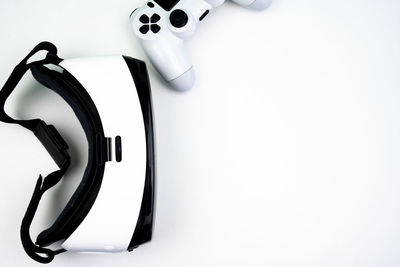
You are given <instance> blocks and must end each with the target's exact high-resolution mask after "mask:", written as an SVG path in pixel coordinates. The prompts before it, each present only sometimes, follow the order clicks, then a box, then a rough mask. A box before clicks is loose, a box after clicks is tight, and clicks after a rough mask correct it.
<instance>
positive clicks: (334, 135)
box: [0, 0, 400, 267]
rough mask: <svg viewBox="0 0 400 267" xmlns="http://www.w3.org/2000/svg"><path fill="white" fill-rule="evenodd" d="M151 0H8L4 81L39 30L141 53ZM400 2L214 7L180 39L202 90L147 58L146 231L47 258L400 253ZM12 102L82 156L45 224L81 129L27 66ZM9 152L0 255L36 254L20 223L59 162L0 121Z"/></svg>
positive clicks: (360, 260) (131, 261) (239, 261)
mask: <svg viewBox="0 0 400 267" xmlns="http://www.w3.org/2000/svg"><path fill="white" fill-rule="evenodd" d="M144 3H145V1H128V0H116V1H100V0H79V1H78V0H70V1H60V0H52V1H50V0H35V1H28V0H19V1H15V0H2V1H1V3H0V44H1V46H0V59H1V64H0V84H1V85H3V84H4V82H5V81H6V79H7V77H8V75H9V74H10V72H11V70H12V69H13V67H14V66H15V65H16V64H17V63H18V62H19V61H20V60H21V59H22V58H23V57H24V56H25V55H26V54H27V53H28V52H29V51H30V50H31V49H32V48H33V47H34V46H35V45H36V44H37V43H38V42H40V41H43V40H48V41H51V42H53V43H54V44H56V45H57V47H58V49H59V53H60V56H61V57H63V58H70V57H79V56H99V55H109V54H124V55H130V56H133V57H136V58H139V59H145V60H146V61H147V58H146V57H145V56H144V54H143V51H142V49H141V47H140V46H139V44H138V42H137V40H136V39H135V37H134V36H133V33H132V31H131V29H130V24H129V22H128V16H129V14H130V12H131V11H132V10H133V9H134V8H136V7H138V6H140V5H142V4H144ZM399 14H400V2H399V1H396V0H383V1H373V0H336V1H328V0H304V1H295V0H276V1H275V2H274V3H273V5H272V6H271V8H270V9H269V10H268V11H265V12H261V13H257V12H253V11H249V10H246V9H243V8H241V7H239V6H237V5H234V4H232V3H226V4H225V5H224V6H222V7H220V8H219V9H217V10H215V12H214V13H213V14H210V15H209V16H208V17H207V19H206V20H205V21H204V23H203V25H202V26H201V27H200V28H199V29H198V31H197V33H196V35H195V36H194V37H193V38H192V39H191V40H190V41H188V42H187V44H186V47H187V50H188V53H189V54H190V56H191V58H192V61H193V63H194V66H195V68H196V73H197V82H196V86H195V88H194V89H193V90H191V91H189V92H186V93H178V92H175V91H173V90H170V89H168V88H167V86H166V85H165V84H164V83H163V82H162V81H161V79H160V77H159V75H158V74H157V73H156V72H155V71H154V69H153V67H152V66H151V65H150V64H148V68H149V71H150V76H151V82H152V90H153V101H154V115H155V122H156V128H157V136H156V138H157V154H158V158H157V163H158V165H157V171H158V177H157V179H158V181H157V210H156V215H157V216H156V223H155V230H154V236H153V240H152V242H150V243H148V244H146V245H143V246H141V247H140V248H138V249H136V250H135V251H134V252H132V253H124V254H117V255H80V254H72V253H66V254H63V255H60V256H58V257H56V259H55V261H54V262H53V263H52V266H98V267H101V266H140V267H146V266H171V267H172V266H173V267H180V266H182V267H183V266H185V267H187V266H195V267H196V266H230V267H233V266H274V267H277V266H288V267H289V266H290V267H293V266H296V267H299V266H306V267H314V266H324V267H327V266H335V267H336V266H341V267H345V266H352V267H355V266H360V267H361V266H362V267H368V266H371V267H372V266H373V267H375V266H385V267H386V266H399V265H400V194H399V191H400V164H399V162H400V105H399V104H400V16H399ZM6 107H7V111H8V112H9V113H10V114H12V115H13V116H14V117H17V118H21V119H28V118H37V117H40V118H44V119H45V120H46V121H48V122H49V123H53V124H54V125H55V126H56V127H57V128H58V129H59V130H60V131H61V132H62V134H63V135H64V136H65V139H66V140H67V142H68V143H69V144H70V147H71V154H72V155H73V157H74V158H73V166H72V168H71V169H70V171H69V173H68V174H67V176H66V177H65V179H64V181H63V183H61V184H60V185H59V186H57V188H55V189H53V190H52V191H51V193H49V194H48V195H47V196H45V197H44V199H43V201H42V203H41V206H40V211H39V212H38V214H37V217H36V220H35V221H34V224H33V226H32V234H33V236H34V237H35V235H36V234H37V233H38V232H39V231H40V230H43V229H44V228H45V227H46V226H48V225H50V224H51V222H52V221H53V220H54V218H55V216H56V215H57V214H58V213H59V212H60V211H61V210H62V208H63V206H64V205H65V203H66V201H67V200H68V198H69V196H70V195H71V194H72V192H73V191H74V187H76V185H77V184H78V183H79V181H80V178H81V176H82V173H83V170H84V167H85V160H86V153H85V146H86V144H85V142H84V135H83V132H82V130H81V129H80V127H79V123H78V121H77V119H76V118H75V117H74V115H73V114H72V112H71V111H70V109H69V107H68V105H67V104H66V103H64V102H63V101H62V100H61V99H60V98H59V97H58V96H57V95H56V94H54V93H53V92H50V91H49V90H47V89H44V88H42V87H40V86H38V85H37V84H35V82H34V81H33V79H32V78H31V76H30V75H27V76H26V78H25V79H24V80H23V82H22V83H21V84H20V86H19V88H18V90H17V91H16V92H15V94H13V96H12V98H10V101H9V102H8V103H7V106H6ZM0 151H1V153H0V177H1V185H2V186H1V187H0V213H1V220H0V237H1V238H0V255H1V257H0V266H39V264H38V263H35V262H34V261H33V260H31V259H30V258H29V257H28V256H27V255H26V254H25V252H24V251H23V249H22V245H21V242H20V238H19V226H20V223H21V219H22V217H23V214H24V212H25V209H26V207H27V205H28V202H29V200H30V197H31V194H32V192H33V188H34V184H35V181H36V179H37V177H38V175H39V174H40V173H41V174H46V173H48V172H50V171H52V170H54V169H55V165H54V163H53V162H52V160H51V158H50V156H49V155H48V154H47V152H46V151H45V150H44V149H43V148H42V146H41V145H40V144H39V142H37V141H36V139H35V138H34V137H33V135H32V134H31V133H30V132H28V131H26V130H24V129H23V128H21V127H18V126H12V125H7V124H3V123H0ZM127 212H129V211H127ZM105 231H106V229H105Z"/></svg>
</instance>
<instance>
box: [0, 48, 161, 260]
mask: <svg viewBox="0 0 400 267" xmlns="http://www.w3.org/2000/svg"><path fill="white" fill-rule="evenodd" d="M43 50H45V51H47V56H46V58H45V59H43V60H39V61H35V62H31V63H28V60H29V59H30V58H31V57H32V56H33V55H34V54H36V53H37V52H39V51H43ZM48 65H55V66H58V67H60V68H57V69H60V71H59V70H54V68H52V69H50V68H48V67H47V66H48ZM28 70H31V72H32V75H33V77H34V78H35V79H36V80H37V81H38V82H39V83H40V84H42V85H44V86H46V87H47V88H49V89H51V90H53V91H54V92H56V93H57V94H59V95H60V96H61V97H62V98H63V99H64V100H65V101H66V102H67V103H68V104H69V105H70V106H71V108H72V110H73V112H74V113H75V115H76V117H77V118H78V119H79V121H80V124H81V125H82V127H83V129H84V132H85V135H86V138H87V142H88V163H87V166H86V170H85V173H84V175H83V178H82V181H81V182H80V184H79V186H78V188H77V189H76V191H75V193H74V194H73V196H72V198H71V199H70V200H69V202H68V204H67V205H66V207H65V208H64V210H63V211H62V213H61V214H60V215H59V216H58V218H57V219H56V221H55V222H54V224H53V225H52V226H51V227H50V228H48V229H46V230H44V231H43V232H41V233H40V234H39V235H38V237H37V239H36V242H35V243H34V242H33V241H32V239H31V237H30V233H29V228H30V226H31V223H32V220H33V217H34V215H35V212H36V210H37V208H38V205H39V202H40V199H41V197H42V195H43V194H44V193H45V192H46V191H47V190H48V189H50V188H51V187H53V186H54V185H56V184H57V183H58V182H59V181H60V180H61V178H62V177H63V176H64V174H65V172H66V171H67V169H68V167H69V165H70V156H69V154H68V145H67V144H66V142H65V141H64V140H63V138H62V137H61V135H60V134H59V133H58V131H57V130H56V128H55V127H54V126H53V125H47V124H46V123H45V122H44V121H42V120H40V119H32V120H15V119H13V118H11V117H9V116H8V115H7V114H6V113H5V111H4V105H5V102H6V100H7V98H8V97H9V96H10V94H11V93H12V91H13V90H14V89H15V87H16V85H17V84H18V83H19V81H20V80H21V79H22V77H23V76H24V74H25V73H26V72H27V71H28ZM0 121H3V122H6V123H14V124H19V125H21V126H23V127H25V128H26V129H28V130H30V131H32V132H33V133H34V134H35V136H36V137H37V138H38V139H39V140H40V142H41V143H42V144H43V145H44V147H45V148H46V149H47V151H48V152H49V154H50V155H51V156H52V158H53V159H54V161H55V162H56V163H57V165H58V167H59V170H57V171H55V172H53V173H51V174H49V175H47V176H46V177H45V178H42V176H39V179H38V181H37V183H36V187H35V190H34V193H33V196H32V199H31V202H30V204H29V206H28V208H27V211H26V214H25V216H24V218H23V221H22V225H21V240H22V244H23V247H24V249H25V251H26V252H27V254H28V255H29V256H30V257H31V258H32V259H34V260H36V261H38V262H41V263H49V262H51V261H52V260H53V259H54V256H55V255H57V254H59V253H62V252H65V251H76V252H122V251H127V250H128V251H131V250H132V249H134V248H136V247H137V246H139V245H141V244H143V243H145V242H147V241H150V239H151V236H152V229H153V216H154V186H155V184H154V183H155V158H154V157H155V155H154V132H153V131H154V129H153V117H152V104H151V92H150V83H149V78H148V73H147V70H146V65H145V63H144V62H142V61H139V60H136V59H133V58H129V57H124V56H111V57H101V58H78V59H69V60H63V59H61V58H59V57H58V56H57V49H56V47H55V46H54V45H53V44H51V43H48V42H43V43H40V44H39V45H37V46H36V47H35V48H34V49H33V50H32V52H31V53H29V55H28V56H27V57H26V58H25V59H24V60H22V62H21V63H20V64H18V65H17V66H16V67H15V69H14V71H13V72H12V74H11V76H10V78H9V79H8V80H7V82H6V84H5V85H4V87H3V88H2V90H1V91H0ZM58 241H61V242H62V244H61V247H62V248H60V249H58V250H52V249H50V248H48V246H50V245H51V244H53V243H55V242H58Z"/></svg>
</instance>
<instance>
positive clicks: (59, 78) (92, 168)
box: [31, 66, 104, 246]
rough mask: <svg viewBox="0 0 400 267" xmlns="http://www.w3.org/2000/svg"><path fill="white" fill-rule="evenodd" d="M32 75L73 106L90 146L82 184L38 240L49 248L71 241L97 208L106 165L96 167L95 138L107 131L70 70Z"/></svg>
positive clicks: (40, 69)
mask: <svg viewBox="0 0 400 267" xmlns="http://www.w3.org/2000/svg"><path fill="white" fill-rule="evenodd" d="M31 71H32V75H33V76H34V78H35V79H36V80H37V81H38V82H39V83H41V84H43V85H44V86H46V87H48V88H49V89H51V90H53V91H54V92H56V93H57V94H59V95H60V96H61V97H62V98H63V99H64V100H65V101H66V102H67V103H68V104H69V105H70V106H71V108H72V110H73V112H74V113H75V115H76V117H77V118H78V120H79V122H80V124H81V125H82V127H83V130H84V132H85V135H86V139H87V142H88V163H87V166H86V169H85V172H84V174H83V178H82V181H81V182H80V184H79V186H78V188H77V189H76V191H75V192H74V194H73V196H72V197H71V199H70V200H69V201H68V203H67V205H66V207H65V208H64V209H63V211H62V212H61V214H60V215H59V216H58V218H57V219H56V221H55V222H54V223H53V225H52V226H51V227H49V228H48V229H46V230H44V231H43V232H41V233H40V234H39V236H38V237H37V240H36V244H37V245H39V246H48V245H50V244H52V243H54V242H57V241H60V240H63V239H66V238H68V236H70V235H71V234H72V233H73V231H74V230H75V229H76V228H77V227H78V226H79V225H80V223H81V222H82V221H83V220H84V218H85V217H86V215H87V214H88V213H89V211H90V209H91V207H92V206H93V203H94V201H95V199H96V197H97V194H98V192H99V190H100V187H101V182H102V178H103V174H104V163H103V164H101V165H99V164H97V163H96V155H97V154H98V153H100V151H97V150H98V147H97V146H96V143H95V142H96V139H95V136H96V135H98V134H100V135H102V136H103V137H104V131H103V126H102V123H101V120H100V116H99V114H98V111H97V109H96V106H95V104H94V103H93V101H92V99H91V98H90V96H89V94H88V93H87V91H86V90H85V89H84V88H83V86H82V85H81V84H80V83H79V82H78V81H77V80H76V79H75V78H74V77H73V76H72V75H71V74H70V73H68V72H67V71H66V70H63V73H59V72H57V71H54V70H50V69H48V68H47V67H44V66H35V67H32V69H31Z"/></svg>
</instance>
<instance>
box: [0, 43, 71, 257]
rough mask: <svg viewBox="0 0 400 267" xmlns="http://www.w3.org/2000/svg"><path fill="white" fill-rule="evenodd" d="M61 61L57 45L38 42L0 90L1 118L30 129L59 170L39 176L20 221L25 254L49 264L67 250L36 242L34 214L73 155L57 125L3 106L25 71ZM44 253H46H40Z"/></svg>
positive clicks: (62, 173)
mask: <svg viewBox="0 0 400 267" xmlns="http://www.w3.org/2000/svg"><path fill="white" fill-rule="evenodd" d="M39 51H47V55H46V57H45V58H44V59H43V60H39V61H34V62H30V63H28V60H29V59H30V58H31V57H32V56H33V55H35V54H36V53H37V52H39ZM61 61H62V59H61V58H59V57H58V56H57V48H56V47H55V46H54V45H53V44H51V43H49V42H42V43H40V44H38V45H37V46H36V47H35V48H34V49H33V50H32V51H31V52H30V53H29V54H28V55H27V56H26V57H25V58H24V59H23V60H22V61H21V63H19V64H18V65H17V66H16V67H15V69H14V70H13V72H12V73H11V75H10V77H9V78H8V80H7V81H6V83H5V85H4V86H3V88H2V89H1V91H0V121H3V122H6V123H12V124H19V125H21V126H23V127H25V128H26V129H28V130H30V131H31V132H33V133H34V134H35V136H36V137H37V138H38V139H39V141H40V142H41V143H42V144H43V146H44V147H45V148H46V150H47V151H48V152H49V154H50V155H51V157H52V158H53V159H54V161H55V162H56V164H57V166H58V167H59V170H57V171H54V172H52V173H50V174H49V175H47V176H46V177H45V178H44V179H43V178H42V176H41V175H40V176H39V179H38V180H37V183H36V186H35V190H34V192H33V196H32V199H31V201H30V203H29V206H28V209H27V211H26V213H25V216H24V218H23V220H22V224H21V239H22V244H23V246H24V249H25V251H26V253H27V254H28V255H29V256H30V257H31V258H32V259H34V260H36V261H38V262H41V263H49V262H51V261H52V260H53V258H54V256H55V255H56V254H59V253H61V252H64V251H65V250H63V249H60V250H56V251H53V250H50V249H47V248H43V247H40V246H37V245H35V244H34V243H33V241H32V238H31V236H30V233H29V229H30V226H31V223H32V220H33V217H34V215H35V213H36V210H37V208H38V205H39V202H40V199H41V197H42V196H43V194H44V193H45V192H46V191H47V190H48V189H50V188H51V187H53V186H54V185H56V184H57V183H58V182H59V181H60V180H61V178H62V177H63V176H64V174H65V172H66V170H67V169H68V167H69V165H70V161H71V160H70V156H69V154H68V152H67V149H68V145H67V144H66V143H65V141H64V140H63V138H62V137H61V135H60V134H59V133H58V132H57V130H56V128H55V127H54V126H52V125H47V124H46V123H45V122H44V121H42V120H40V119H32V120H15V119H13V118H11V117H10V116H8V115H7V114H6V113H5V111H4V105H5V102H6V100H7V98H8V97H9V96H10V95H11V93H12V92H13V91H14V89H15V87H16V86H17V84H18V83H19V81H20V80H21V79H22V77H23V76H24V74H25V73H26V72H27V71H28V70H29V69H31V68H32V67H34V66H39V65H45V64H55V65H57V64H59V63H60V62H61ZM41 254H43V255H41Z"/></svg>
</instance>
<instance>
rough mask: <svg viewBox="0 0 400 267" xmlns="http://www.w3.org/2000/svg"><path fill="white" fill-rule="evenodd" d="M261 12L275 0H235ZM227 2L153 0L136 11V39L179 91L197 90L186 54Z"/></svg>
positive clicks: (215, 0) (133, 13) (211, 0)
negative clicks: (187, 41) (186, 42)
mask: <svg viewBox="0 0 400 267" xmlns="http://www.w3.org/2000/svg"><path fill="white" fill-rule="evenodd" d="M232 1H233V2H235V3H237V4H239V5H242V6H245V7H249V8H253V9H257V10H262V9H266V8H267V7H268V6H269V5H270V4H271V1H272V0H232ZM224 2H225V0H152V1H149V2H148V3H147V4H146V5H145V6H143V7H141V8H138V9H136V10H135V11H133V12H132V14H131V16H130V20H131V23H132V26H133V30H134V32H135V34H136V36H137V37H138V38H139V40H140V42H141V45H142V46H143V49H144V51H145V53H146V54H147V56H148V57H149V59H150V61H151V62H152V63H153V65H154V67H155V68H156V69H157V70H158V72H159V73H160V74H161V76H163V77H164V79H165V80H167V81H168V82H169V83H170V84H171V85H172V86H173V87H174V88H175V89H177V90H180V91H185V90H188V89H190V88H192V87H193V85H194V81H195V74H194V70H193V65H192V63H191V62H190V60H189V57H188V56H187V54H186V51H185V47H184V40H185V39H187V38H189V37H190V36H191V35H193V33H194V32H195V30H196V27H197V24H198V23H200V22H201V21H202V20H203V19H204V18H205V17H206V16H207V15H208V14H209V13H210V12H211V11H212V10H213V9H214V8H216V7H218V6H220V5H222V4H223V3H224Z"/></svg>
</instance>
